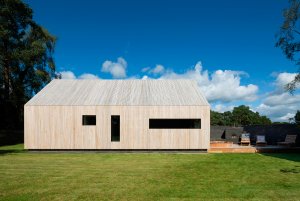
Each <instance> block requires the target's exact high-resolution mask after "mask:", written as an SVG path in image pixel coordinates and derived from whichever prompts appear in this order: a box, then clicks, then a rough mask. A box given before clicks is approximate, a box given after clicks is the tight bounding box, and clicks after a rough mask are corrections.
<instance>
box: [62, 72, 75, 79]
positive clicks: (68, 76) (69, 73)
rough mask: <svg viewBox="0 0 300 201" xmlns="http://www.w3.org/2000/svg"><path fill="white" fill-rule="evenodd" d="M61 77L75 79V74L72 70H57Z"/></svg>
mask: <svg viewBox="0 0 300 201" xmlns="http://www.w3.org/2000/svg"><path fill="white" fill-rule="evenodd" d="M59 74H60V75H61V79H76V76H75V74H74V73H73V72H72V71H62V72H59Z"/></svg>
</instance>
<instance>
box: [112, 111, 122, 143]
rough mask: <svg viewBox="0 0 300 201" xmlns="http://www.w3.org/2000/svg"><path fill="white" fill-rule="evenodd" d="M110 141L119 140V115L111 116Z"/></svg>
mask: <svg viewBox="0 0 300 201" xmlns="http://www.w3.org/2000/svg"><path fill="white" fill-rule="evenodd" d="M111 141H112V142H119V141H120V116H119V115H112V116H111Z"/></svg>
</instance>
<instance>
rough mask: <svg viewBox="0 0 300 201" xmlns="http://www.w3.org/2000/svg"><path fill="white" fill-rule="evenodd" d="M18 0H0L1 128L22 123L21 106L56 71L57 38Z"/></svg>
mask: <svg viewBox="0 0 300 201" xmlns="http://www.w3.org/2000/svg"><path fill="white" fill-rule="evenodd" d="M32 15H33V11H32V9H31V8H29V6H28V5H26V4H24V3H23V2H22V1H21V0H0V101H1V102H0V107H1V108H0V110H1V115H0V118H1V119H4V120H6V121H2V123H3V124H1V127H2V128H3V127H16V126H21V125H22V122H23V105H24V103H25V102H26V101H27V100H28V99H29V98H30V97H31V96H32V95H33V94H35V93H37V92H38V91H39V90H40V89H41V88H42V87H43V86H45V84H46V83H48V82H49V81H50V80H51V77H53V75H54V72H55V64H54V59H53V52H54V47H55V41H56V38H55V37H54V36H52V35H51V34H50V33H49V32H48V31H47V30H46V29H45V28H43V27H41V26H40V25H38V24H37V23H36V22H34V21H33V19H32Z"/></svg>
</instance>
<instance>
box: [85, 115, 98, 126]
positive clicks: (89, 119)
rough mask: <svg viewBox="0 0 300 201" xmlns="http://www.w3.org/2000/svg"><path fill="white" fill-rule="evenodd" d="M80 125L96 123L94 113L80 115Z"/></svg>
mask: <svg viewBox="0 0 300 201" xmlns="http://www.w3.org/2000/svg"><path fill="white" fill-rule="evenodd" d="M82 125H84V126H94V125H96V115H82Z"/></svg>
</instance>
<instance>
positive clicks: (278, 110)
mask: <svg viewBox="0 0 300 201" xmlns="http://www.w3.org/2000/svg"><path fill="white" fill-rule="evenodd" d="M25 2H26V3H28V4H29V5H30V6H31V7H32V9H33V10H34V19H35V20H36V21H37V22H38V23H40V24H41V25H43V26H44V27H46V28H47V29H48V30H49V31H50V33H52V34H54V35H56V36H57V38H58V41H57V46H56V50H55V60H56V65H57V71H58V72H63V73H65V74H64V75H65V77H66V78H68V76H69V78H70V75H71V77H74V76H76V77H77V78H79V77H80V76H81V75H82V74H87V73H88V74H92V75H95V76H97V77H99V78H101V79H112V78H123V79H128V78H143V77H144V78H148V79H149V78H161V79H171V78H192V79H197V80H198V82H199V85H200V87H202V86H201V85H204V87H203V90H204V93H205V94H206V95H207V97H208V99H209V101H210V103H211V104H212V108H213V109H215V110H218V111H224V110H227V109H229V110H230V109H231V108H232V107H233V106H237V105H239V104H246V105H249V106H250V107H251V108H252V109H253V110H255V111H259V112H260V113H262V114H266V115H268V116H269V117H271V118H272V119H273V120H274V121H275V120H278V121H286V120H287V118H288V117H289V116H292V115H293V114H294V113H295V112H296V111H295V110H296V109H298V108H300V107H299V106H300V103H299V101H297V100H299V97H298V94H297V93H296V94H295V96H290V95H289V94H286V93H285V92H284V91H283V90H282V86H281V85H282V84H284V83H286V82H287V81H288V80H290V79H291V78H292V77H293V76H294V74H293V73H294V72H296V70H297V67H296V66H295V65H294V64H293V63H291V62H290V61H289V60H287V59H286V58H285V56H284V55H283V54H282V52H281V50H280V49H278V48H275V41H276V39H275V34H276V32H278V30H279V27H280V25H281V23H282V21H283V17H282V10H283V9H284V8H286V7H287V6H288V1H287V0H277V1H274V0H263V1H261V0H243V1H236V0H226V1H224V0H201V1H200V0H184V1H183V0H182V1H178V0H172V1H171V0H160V1H159V0H151V1H150V0H149V1H148V0H146V1H136V0H129V1H124V0H123V1H122V0H107V1H104V0H100V1H95V0H85V1H78V0H73V1H62V0H60V1H57V0H51V1H50V0H44V1H35V0H26V1H25ZM120 57H121V59H119V61H118V58H120ZM200 61H201V64H200ZM105 62H106V63H105ZM197 63H198V65H196V64H197ZM199 66H201V67H200V70H199ZM196 68H197V69H198V70H197V69H196ZM142 69H143V70H142ZM155 69H156V70H155ZM66 72H67V73H66ZM241 72H242V73H241ZM68 73H69V74H68ZM70 73H71V74H70ZM72 73H73V74H74V76H73V74H72ZM81 77H82V76H81ZM83 77H84V76H83ZM86 77H89V76H86ZM90 77H91V76H90ZM227 80H228V83H227V85H226V84H222V83H221V82H227ZM230 81H231V82H230ZM226 86H227V89H228V92H227V93H225V92H224V91H226V90H224V89H222V87H226ZM274 96H275V97H274ZM277 99H278V102H277V103H273V102H274V101H273V100H277ZM287 99H288V101H289V102H286V103H285V102H282V101H287ZM290 102H291V103H290ZM287 104H288V105H289V110H284V109H283V108H286V105H287ZM273 110H274V111H273ZM270 111H273V112H270Z"/></svg>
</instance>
